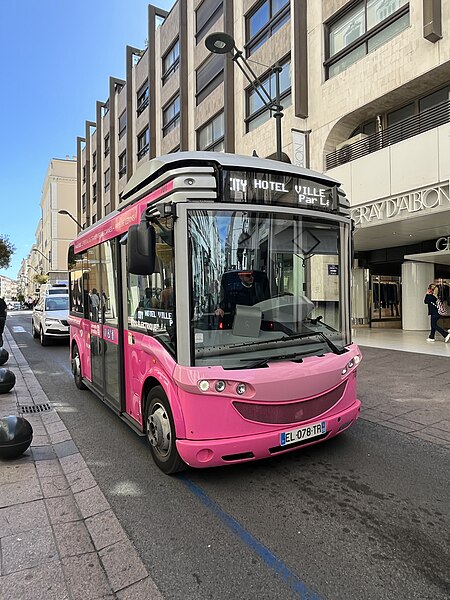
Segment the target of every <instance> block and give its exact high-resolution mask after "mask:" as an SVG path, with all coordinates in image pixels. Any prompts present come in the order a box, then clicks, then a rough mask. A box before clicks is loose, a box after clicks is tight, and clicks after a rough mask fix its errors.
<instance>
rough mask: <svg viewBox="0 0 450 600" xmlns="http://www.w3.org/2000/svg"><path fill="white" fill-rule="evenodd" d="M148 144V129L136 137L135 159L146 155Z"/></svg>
mask: <svg viewBox="0 0 450 600" xmlns="http://www.w3.org/2000/svg"><path fill="white" fill-rule="evenodd" d="M149 142H150V132H149V129H148V127H146V128H145V129H144V131H143V132H142V133H140V134H139V135H138V138H137V150H138V151H137V157H138V160H141V158H142V157H143V156H144V155H145V154H147V153H148V151H149Z"/></svg>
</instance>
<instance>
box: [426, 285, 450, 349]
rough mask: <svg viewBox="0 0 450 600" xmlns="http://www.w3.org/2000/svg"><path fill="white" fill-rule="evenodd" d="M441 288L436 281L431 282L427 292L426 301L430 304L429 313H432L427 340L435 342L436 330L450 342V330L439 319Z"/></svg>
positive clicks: (445, 340)
mask: <svg viewBox="0 0 450 600" xmlns="http://www.w3.org/2000/svg"><path fill="white" fill-rule="evenodd" d="M438 293H439V289H438V287H437V285H434V283H430V285H429V286H428V289H427V293H426V294H425V298H424V300H423V301H424V303H425V304H427V305H428V314H429V315H430V335H429V336H428V337H427V342H434V341H435V339H434V336H435V334H436V331H439V333H440V334H441V335H442V337H443V338H444V342H448V341H449V340H450V331H445V329H443V328H442V327H441V326H440V325H439V323H438V321H439V319H440V318H441V316H442V315H441V314H439V305H440V304H441V305H442V302H441V300H440V299H439V296H438Z"/></svg>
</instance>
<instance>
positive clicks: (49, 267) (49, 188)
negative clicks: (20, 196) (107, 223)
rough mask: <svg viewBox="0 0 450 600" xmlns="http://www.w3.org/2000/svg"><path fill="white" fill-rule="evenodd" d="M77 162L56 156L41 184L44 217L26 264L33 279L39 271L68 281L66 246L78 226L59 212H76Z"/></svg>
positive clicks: (39, 224)
mask: <svg viewBox="0 0 450 600" xmlns="http://www.w3.org/2000/svg"><path fill="white" fill-rule="evenodd" d="M76 165H77V163H76V160H75V158H73V159H70V158H69V157H68V156H67V157H66V158H65V159H59V158H53V159H52V160H51V161H50V163H49V166H48V169H47V173H46V175H45V179H44V185H43V187H42V196H41V215H42V216H41V219H40V220H39V223H38V226H37V229H36V234H35V240H36V241H35V244H34V245H33V247H32V249H31V251H30V255H29V257H28V259H27V264H26V267H25V268H26V273H25V275H26V277H27V278H28V279H29V280H33V279H34V275H36V273H38V274H43V275H47V276H48V278H49V281H50V282H54V281H58V280H67V277H68V272H67V249H68V247H69V243H70V242H71V240H73V238H74V237H75V236H76V233H77V225H76V223H75V221H74V220H73V219H71V218H69V217H68V216H67V214H60V213H59V211H60V210H65V211H67V212H69V213H70V214H71V215H74V213H76V193H77V179H76V171H77V166H76ZM30 270H31V271H32V272H31V273H30ZM33 273H34V275H33Z"/></svg>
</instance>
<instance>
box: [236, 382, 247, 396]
mask: <svg viewBox="0 0 450 600" xmlns="http://www.w3.org/2000/svg"><path fill="white" fill-rule="evenodd" d="M246 390H247V386H246V385H245V383H238V384H237V386H236V394H239V396H242V394H245V392H246Z"/></svg>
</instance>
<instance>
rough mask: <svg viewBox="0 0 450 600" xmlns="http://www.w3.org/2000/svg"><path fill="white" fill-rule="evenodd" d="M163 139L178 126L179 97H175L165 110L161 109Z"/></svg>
mask: <svg viewBox="0 0 450 600" xmlns="http://www.w3.org/2000/svg"><path fill="white" fill-rule="evenodd" d="M162 117H163V137H165V136H166V135H167V134H168V133H169V132H170V131H172V129H175V128H176V127H178V125H179V124H180V96H179V95H177V96H176V97H175V98H174V99H173V100H172V101H171V102H170V104H168V105H167V106H166V107H165V108H163V113H162Z"/></svg>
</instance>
